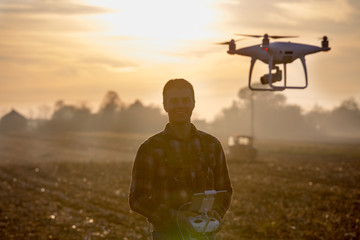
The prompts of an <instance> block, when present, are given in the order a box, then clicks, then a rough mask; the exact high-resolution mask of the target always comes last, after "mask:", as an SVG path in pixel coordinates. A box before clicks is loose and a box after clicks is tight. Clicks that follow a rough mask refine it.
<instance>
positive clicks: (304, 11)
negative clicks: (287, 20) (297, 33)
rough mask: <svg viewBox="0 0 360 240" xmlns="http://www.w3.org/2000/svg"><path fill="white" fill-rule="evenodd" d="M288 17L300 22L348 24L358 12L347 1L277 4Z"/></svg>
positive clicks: (309, 0) (331, 0)
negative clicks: (313, 21)
mask: <svg viewBox="0 0 360 240" xmlns="http://www.w3.org/2000/svg"><path fill="white" fill-rule="evenodd" d="M276 6H277V7H278V8H280V9H281V11H282V12H283V13H285V15H286V16H291V17H292V18H297V19H299V20H301V19H304V20H317V21H321V20H325V21H333V22H347V21H349V20H350V19H351V17H352V16H353V14H356V13H358V11H357V10H356V9H355V8H354V7H353V6H352V5H351V4H350V3H349V2H348V1H347V0H330V1H329V0H326V1H324V0H321V1H319V0H304V1H296V2H295V1H291V2H289V1H286V2H280V3H277V4H276Z"/></svg>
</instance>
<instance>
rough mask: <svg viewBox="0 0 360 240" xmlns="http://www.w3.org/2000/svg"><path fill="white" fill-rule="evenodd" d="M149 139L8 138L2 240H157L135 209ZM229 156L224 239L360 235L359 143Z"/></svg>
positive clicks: (3, 139) (263, 148)
mask: <svg viewBox="0 0 360 240" xmlns="http://www.w3.org/2000/svg"><path fill="white" fill-rule="evenodd" d="M144 139H145V136H141V135H125V134H109V133H72V134H63V135H59V136H51V135H30V134H13V135H0V199H1V200H0V239H9V240H11V239H66V240H67V239H69V240H71V239H79V240H80V239H81V240H90V239H122V240H126V239H128V240H130V239H149V227H148V224H147V223H146V221H145V219H144V218H143V217H141V216H140V215H138V214H136V213H132V212H130V210H129V207H128V202H127V197H128V189H129V182H130V175H131V167H132V160H133V158H134V154H135V152H136V149H137V147H138V145H139V144H140V143H141V142H142V141H143V140H144ZM257 146H258V149H259V156H258V159H257V160H256V161H253V162H246V161H235V160H233V159H228V166H229V171H230V176H231V180H232V184H233V188H234V196H233V201H232V205H231V208H230V210H229V212H228V214H227V215H226V219H225V222H224V224H223V227H222V230H221V231H220V232H219V233H218V234H217V239H230V240H231V239H239V240H240V239H349V240H350V239H360V145H359V144H358V145H354V144H353V145H350V144H347V145H345V144H343V145H341V144H309V143H308V144H305V143H279V142H277V143H266V142H262V143H261V142H260V143H258V145H257Z"/></svg>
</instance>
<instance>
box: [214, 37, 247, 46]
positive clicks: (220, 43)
mask: <svg viewBox="0 0 360 240" xmlns="http://www.w3.org/2000/svg"><path fill="white" fill-rule="evenodd" d="M240 40H244V39H243V38H240V39H236V40H234V39H231V41H234V42H237V41H240ZM231 41H227V42H219V43H215V44H219V45H229V44H230V43H231Z"/></svg>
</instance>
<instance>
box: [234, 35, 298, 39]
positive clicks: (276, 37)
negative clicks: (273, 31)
mask: <svg viewBox="0 0 360 240" xmlns="http://www.w3.org/2000/svg"><path fill="white" fill-rule="evenodd" d="M235 35H238V36H245V37H253V38H260V37H264V38H273V39H278V38H296V37H299V36H279V35H268V34H264V35H252V34H235Z"/></svg>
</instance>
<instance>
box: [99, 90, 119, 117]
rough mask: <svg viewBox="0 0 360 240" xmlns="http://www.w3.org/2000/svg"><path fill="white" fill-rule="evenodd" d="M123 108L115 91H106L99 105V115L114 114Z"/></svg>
mask: <svg viewBox="0 0 360 240" xmlns="http://www.w3.org/2000/svg"><path fill="white" fill-rule="evenodd" d="M122 107H123V103H122V102H121V100H120V97H119V95H118V94H117V93H116V92H115V91H108V92H107V93H106V95H105V97H104V98H103V100H102V103H101V105H100V109H99V113H100V114H109V113H116V112H118V111H120V110H121V109H122Z"/></svg>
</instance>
